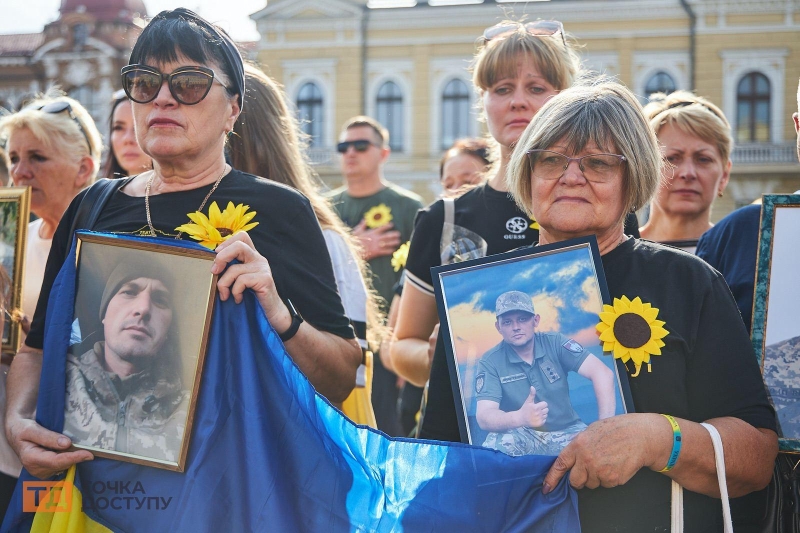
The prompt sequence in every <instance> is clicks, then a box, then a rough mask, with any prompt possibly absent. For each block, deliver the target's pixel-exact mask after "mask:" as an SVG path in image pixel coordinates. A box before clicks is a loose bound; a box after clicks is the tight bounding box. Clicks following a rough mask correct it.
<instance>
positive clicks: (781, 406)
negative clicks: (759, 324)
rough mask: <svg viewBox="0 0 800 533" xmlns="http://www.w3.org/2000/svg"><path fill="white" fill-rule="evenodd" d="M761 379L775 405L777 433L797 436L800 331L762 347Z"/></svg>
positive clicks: (799, 429)
mask: <svg viewBox="0 0 800 533" xmlns="http://www.w3.org/2000/svg"><path fill="white" fill-rule="evenodd" d="M764 382H765V383H766V384H767V389H768V390H769V393H770V400H771V401H772V405H773V406H774V407H775V414H776V415H777V417H778V427H779V429H780V435H781V436H782V437H784V438H787V439H798V438H800V335H799V336H797V337H793V338H791V339H786V340H784V341H781V342H776V343H775V344H771V345H769V346H767V347H766V349H765V350H764Z"/></svg>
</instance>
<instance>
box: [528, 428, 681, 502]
mask: <svg viewBox="0 0 800 533" xmlns="http://www.w3.org/2000/svg"><path fill="white" fill-rule="evenodd" d="M653 416H655V417H658V418H663V417H661V416H660V415H652V414H628V415H620V416H615V417H611V418H605V419H603V420H598V421H597V422H594V423H593V424H591V425H590V426H589V427H588V428H587V429H586V430H585V431H584V432H582V433H580V434H579V435H578V436H577V437H575V439H574V440H573V441H572V442H571V443H569V444H568V445H567V447H566V448H564V449H563V450H561V453H560V454H559V455H558V458H557V459H556V461H555V463H553V466H552V467H551V468H550V471H549V472H548V473H547V476H545V478H544V486H543V489H542V492H544V493H545V494H547V493H548V492H550V491H551V490H552V488H553V487H555V486H556V485H557V484H558V482H559V481H561V478H562V477H564V474H566V473H567V472H568V471H569V472H570V475H569V484H570V485H572V486H573V487H574V488H576V489H582V488H584V487H586V488H589V489H595V488H597V487H616V486H618V485H624V484H625V483H627V482H628V481H629V480H630V479H631V478H632V477H633V475H634V474H636V472H638V471H639V469H641V468H643V467H648V466H650V465H652V464H655V463H657V462H658V461H662V462H663V464H666V459H665V458H664V456H663V450H660V449H658V448H657V447H654V446H653V442H652V441H653V438H651V436H652V435H656V437H658V436H660V437H662V439H661V440H662V441H663V440H666V431H665V430H664V428H663V427H660V426H658V424H657V422H658V419H653V418H652V417H653ZM654 422H655V426H656V427H653V426H654ZM664 422H665V423H666V419H664ZM659 429H660V430H661V431H660V432H659V431H658V430H659ZM654 448H655V449H654ZM667 453H668V452H667ZM659 464H660V463H659Z"/></svg>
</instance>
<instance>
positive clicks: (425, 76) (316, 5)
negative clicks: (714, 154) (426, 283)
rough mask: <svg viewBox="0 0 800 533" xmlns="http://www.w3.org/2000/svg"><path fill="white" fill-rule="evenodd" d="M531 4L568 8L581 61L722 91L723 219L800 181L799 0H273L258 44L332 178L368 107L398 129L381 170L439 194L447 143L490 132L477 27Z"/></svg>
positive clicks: (635, 83)
mask: <svg viewBox="0 0 800 533" xmlns="http://www.w3.org/2000/svg"><path fill="white" fill-rule="evenodd" d="M401 3H402V4H405V5H406V6H407V7H388V6H391V5H395V6H396V5H399V4H401ZM412 4H413V5H412ZM434 4H438V5H434ZM382 6H385V7H382ZM523 15H525V16H527V18H528V19H536V18H542V19H556V20H560V21H562V22H563V23H564V26H565V27H566V29H567V31H568V32H569V33H570V34H571V35H573V36H574V37H575V38H576V39H577V41H578V42H579V43H580V44H581V45H582V49H581V51H582V57H583V61H584V65H585V67H586V68H587V69H590V70H594V71H598V72H603V73H605V74H608V75H611V76H615V77H616V78H617V79H619V80H620V81H621V82H622V83H624V84H626V85H627V86H628V87H629V88H631V89H632V90H633V91H634V92H635V93H636V94H637V95H640V97H641V98H642V101H646V95H647V94H649V92H650V91H651V90H652V89H659V88H660V89H693V88H694V89H695V91H696V92H697V94H700V95H702V96H705V97H707V98H710V99H711V100H712V101H713V102H715V103H717V104H718V105H720V107H721V108H722V109H723V111H724V112H725V114H726V116H727V117H728V118H729V120H730V122H731V124H732V125H733V127H734V132H735V136H736V148H735V150H734V153H733V161H734V167H733V169H734V170H733V174H732V178H731V184H730V186H729V189H728V193H726V195H725V197H723V198H721V199H718V201H717V203H716V207H715V211H714V216H713V218H714V219H719V218H720V217H721V216H723V215H724V214H727V213H728V212H730V211H731V210H732V209H734V208H735V207H738V206H740V205H744V204H747V203H750V202H751V201H752V200H753V199H755V198H758V197H760V196H761V194H763V193H772V192H792V191H794V190H797V189H800V164H798V162H797V155H796V150H795V140H796V136H795V132H794V128H793V125H792V120H791V114H792V112H794V111H796V110H797V106H798V104H797V86H798V77H800V0H615V1H599V0H551V1H549V2H547V1H541V2H499V1H486V0H483V1H481V0H470V1H467V2H464V1H462V2H459V1H456V0H438V1H437V0H430V2H424V1H423V2H416V3H415V2H413V1H406V2H398V1H394V0H371V1H370V2H365V1H357V0H270V1H269V3H268V4H267V6H266V7H265V8H264V9H262V10H261V11H259V12H257V13H254V14H252V15H251V18H252V19H253V20H254V21H255V22H256V25H257V28H258V31H259V33H260V35H261V40H260V41H259V42H258V43H257V46H256V51H255V57H256V59H257V60H258V61H259V62H260V63H261V64H262V65H263V66H264V67H265V68H266V69H267V71H268V72H269V73H270V74H271V75H272V76H273V77H275V78H276V79H277V80H278V81H280V82H281V83H282V84H283V85H284V87H285V88H286V91H287V93H288V95H289V98H290V99H291V100H292V101H293V102H294V103H295V105H296V106H297V108H298V113H299V115H300V116H301V118H303V119H304V127H305V128H306V131H307V132H308V133H309V134H311V135H312V138H313V146H312V149H311V155H312V159H313V161H314V162H315V163H316V167H317V169H318V172H319V173H320V175H321V176H322V177H323V179H324V180H325V181H326V182H327V183H328V184H329V185H331V186H338V185H339V184H340V183H341V176H340V175H339V160H338V154H336V152H335V145H336V142H337V140H338V135H339V130H340V128H341V125H342V123H343V122H344V121H345V120H347V119H348V118H350V117H351V116H353V115H357V114H367V115H370V116H373V117H375V118H377V119H378V120H380V121H381V122H383V123H384V125H386V126H387V127H388V128H389V130H390V132H391V134H392V143H391V144H392V149H393V152H392V155H391V158H390V160H389V162H388V163H387V165H386V168H385V174H386V177H387V178H388V179H390V180H391V181H393V182H395V183H397V184H399V185H401V186H404V187H407V188H410V189H412V190H414V191H416V192H417V193H419V194H421V195H422V196H423V197H425V198H426V199H429V200H431V199H433V198H434V197H435V196H436V195H437V194H438V193H439V192H440V188H439V185H438V180H437V178H438V170H439V169H438V162H439V158H440V156H441V154H442V150H443V148H445V147H446V146H448V145H449V144H450V143H451V142H452V140H454V139H455V138H457V137H462V136H470V135H482V134H483V133H484V128H483V127H482V125H481V123H480V121H479V112H478V105H477V104H478V101H477V100H478V98H479V96H478V95H477V94H476V93H475V92H474V90H473V89H472V83H471V75H470V72H469V71H468V67H469V63H470V60H471V58H472V56H473V54H474V53H475V50H476V47H477V37H478V36H480V35H481V34H482V33H483V30H484V29H485V28H486V27H488V26H491V25H493V24H495V23H497V22H499V21H501V20H503V19H504V18H508V17H509V16H511V17H514V18H519V17H521V16H523Z"/></svg>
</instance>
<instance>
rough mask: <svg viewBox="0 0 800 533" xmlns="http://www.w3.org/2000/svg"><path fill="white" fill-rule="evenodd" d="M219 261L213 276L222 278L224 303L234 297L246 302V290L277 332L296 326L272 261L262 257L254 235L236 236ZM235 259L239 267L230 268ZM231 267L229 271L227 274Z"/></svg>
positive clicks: (219, 282)
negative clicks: (258, 304) (253, 297)
mask: <svg viewBox="0 0 800 533" xmlns="http://www.w3.org/2000/svg"><path fill="white" fill-rule="evenodd" d="M216 252H217V257H216V258H215V259H214V264H213V266H212V267H211V273H212V274H220V273H221V272H223V271H224V274H222V275H221V276H220V277H219V279H218V280H217V290H218V292H219V298H220V300H222V301H225V300H227V299H228V298H229V297H230V296H233V300H234V301H235V302H236V303H237V304H238V303H241V302H242V294H243V293H244V290H245V289H252V291H253V292H255V294H256V298H258V302H259V303H260V304H261V307H262V308H263V309H264V313H266V315H267V320H269V323H270V324H272V326H273V327H274V328H275V330H276V331H279V332H280V331H285V330H287V329H288V328H289V326H290V325H291V322H292V317H291V314H290V313H289V310H288V309H287V307H286V304H284V303H283V300H281V297H280V296H279V295H278V291H277V289H276V288H275V280H274V279H273V278H272V269H271V268H270V266H269V261H267V259H266V258H265V257H264V256H263V255H261V254H260V253H258V251H257V250H256V248H255V245H253V241H252V239H251V238H250V235H248V234H247V232H245V231H241V232H239V233H236V234H234V235H233V236H232V237H231V238H230V239H228V240H226V241H225V242H223V243H222V244H220V245H219V246H217V249H216ZM234 259H236V260H238V261H239V263H238V264H235V265H230V266H228V263H230V262H231V261H233V260H234ZM226 267H227V270H226Z"/></svg>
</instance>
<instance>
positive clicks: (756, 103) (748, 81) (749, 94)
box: [736, 72, 771, 142]
mask: <svg viewBox="0 0 800 533" xmlns="http://www.w3.org/2000/svg"><path fill="white" fill-rule="evenodd" d="M769 85H770V84H769V79H768V78H767V77H766V76H764V75H763V74H761V73H760V72H751V73H750V74H747V75H746V76H745V77H744V78H742V79H741V80H740V81H739V86H738V87H737V88H736V140H737V141H739V142H769V128H770V124H769V116H770V108H769V106H770V96H771V95H770V86H769Z"/></svg>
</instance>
